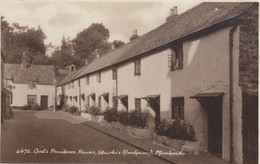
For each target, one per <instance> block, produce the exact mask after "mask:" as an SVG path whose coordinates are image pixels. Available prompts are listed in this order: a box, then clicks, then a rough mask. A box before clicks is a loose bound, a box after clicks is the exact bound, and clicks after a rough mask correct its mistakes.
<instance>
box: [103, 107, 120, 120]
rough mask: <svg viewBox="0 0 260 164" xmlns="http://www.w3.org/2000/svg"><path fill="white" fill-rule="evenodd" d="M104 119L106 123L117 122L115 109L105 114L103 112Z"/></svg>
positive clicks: (108, 110)
mask: <svg viewBox="0 0 260 164" xmlns="http://www.w3.org/2000/svg"><path fill="white" fill-rule="evenodd" d="M104 119H105V120H106V121H107V122H116V121H118V112H117V109H116V108H111V109H109V108H108V109H107V110H106V111H105V112H104Z"/></svg>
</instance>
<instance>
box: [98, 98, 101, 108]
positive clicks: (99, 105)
mask: <svg viewBox="0 0 260 164" xmlns="http://www.w3.org/2000/svg"><path fill="white" fill-rule="evenodd" d="M98 107H99V108H101V96H99V97H98Z"/></svg>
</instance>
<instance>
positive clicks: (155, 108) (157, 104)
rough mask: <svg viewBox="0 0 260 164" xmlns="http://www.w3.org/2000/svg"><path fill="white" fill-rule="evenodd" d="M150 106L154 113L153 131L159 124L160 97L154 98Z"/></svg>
mask: <svg viewBox="0 0 260 164" xmlns="http://www.w3.org/2000/svg"><path fill="white" fill-rule="evenodd" d="M150 106H151V108H152V110H153V111H154V113H155V118H154V119H155V129H157V128H158V126H159V125H160V123H161V116H160V113H161V112H160V97H156V98H153V99H151V100H150Z"/></svg>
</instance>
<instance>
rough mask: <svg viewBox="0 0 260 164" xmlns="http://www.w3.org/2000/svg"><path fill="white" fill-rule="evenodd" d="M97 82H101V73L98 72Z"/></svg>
mask: <svg viewBox="0 0 260 164" xmlns="http://www.w3.org/2000/svg"><path fill="white" fill-rule="evenodd" d="M97 82H98V83H100V82H101V72H98V74H97Z"/></svg>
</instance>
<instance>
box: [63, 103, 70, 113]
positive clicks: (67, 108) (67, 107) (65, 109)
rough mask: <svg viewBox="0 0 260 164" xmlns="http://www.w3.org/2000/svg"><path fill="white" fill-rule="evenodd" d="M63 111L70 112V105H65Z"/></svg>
mask: <svg viewBox="0 0 260 164" xmlns="http://www.w3.org/2000/svg"><path fill="white" fill-rule="evenodd" d="M62 110H63V111H65V112H69V105H68V104H64V105H63V106H62Z"/></svg>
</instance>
